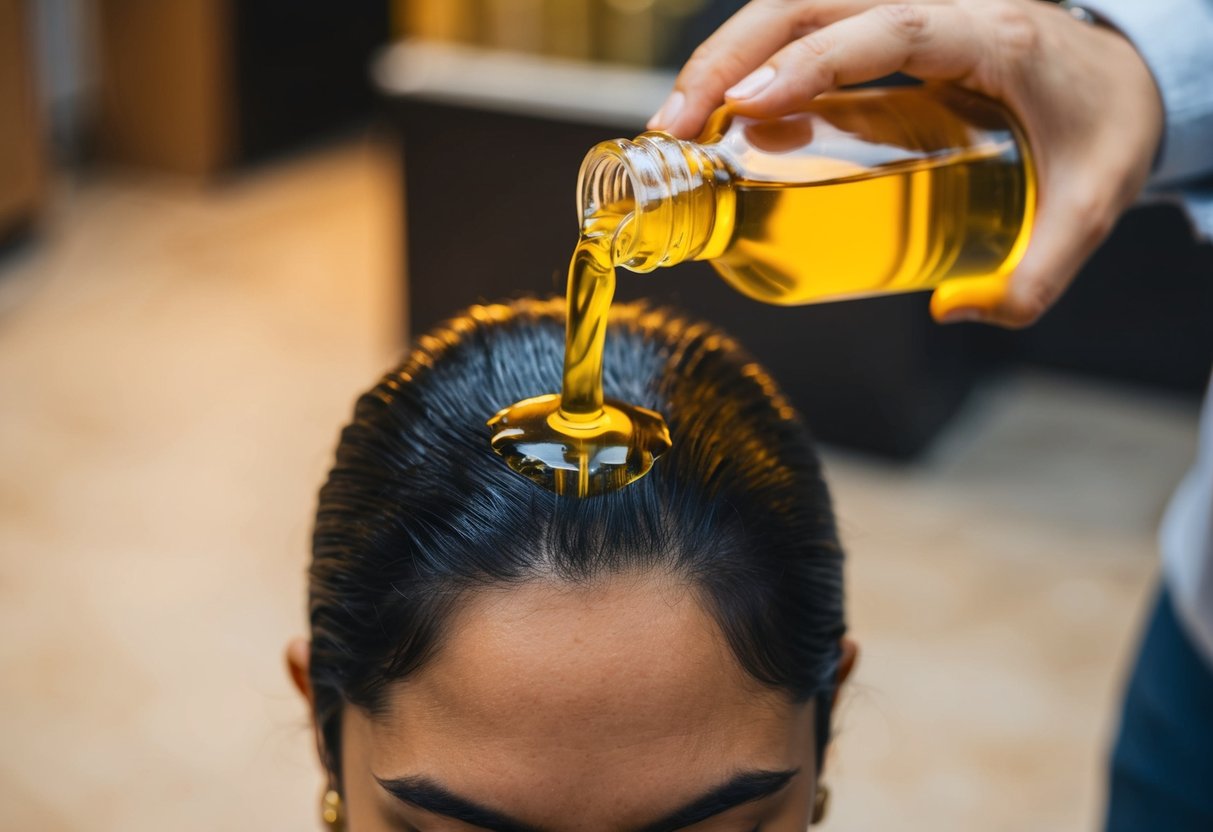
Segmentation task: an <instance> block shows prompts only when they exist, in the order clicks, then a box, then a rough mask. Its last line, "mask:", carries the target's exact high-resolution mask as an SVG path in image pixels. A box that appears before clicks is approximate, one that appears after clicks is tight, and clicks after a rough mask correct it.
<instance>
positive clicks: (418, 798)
mask: <svg viewBox="0 0 1213 832" xmlns="http://www.w3.org/2000/svg"><path fill="white" fill-rule="evenodd" d="M799 771H800V769H789V770H787V771H744V772H741V773H740V774H737V775H735V776H734V777H732V778H730V779H729V780H727V781H726V782H724V783H721V784H720V785H718V786H714V787H713V788H711V789H709V790H708V791H706V792H704V793H703V794H702V795H700V796H699V797H696V798H694V799H693V800H691V801H690V802H688V803H686V804H684V805H683V806H681V807H680V808H678V809H675V810H674V811H673V812H671V813H670V814H668V815H666V816H665V817H664V818H662V819H661V820H659V821H657V822H656V823H650V824H649V825H648V826H644V827H641V829H639V830H638V832H675V830H678V829H684V828H686V827H688V826H691V825H693V824H696V823H700V822H701V821H705V820H707V819H708V818H711V817H715V816H716V815H719V814H722V813H723V812H727V811H728V810H729V809H734V808H736V807H738V806H741V805H744V804H746V803H752V802H754V801H755V800H761V799H762V798H764V797H770V796H771V795H773V794H775V793H776V792H779V791H781V790H782V789H783V788H784V787H785V786H787V784H788V783H789V782H790V781H791V779H792V778H793V777H795V776H796V775H797V773H798V772H799ZM375 779H376V780H377V781H378V782H379V785H380V786H382V787H383V788H384V789H385V790H386V791H387V792H388V793H389V794H391V795H392V796H393V797H395V798H396V799H397V800H400V801H402V802H404V803H408V804H409V805H411V806H415V807H417V808H418V809H423V810H425V811H427V812H431V813H433V814H435V815H442V816H444V817H448V818H451V819H452V820H458V821H463V822H464V823H466V824H470V825H471V826H478V827H480V828H481V829H487V830H490V831H491V832H542V830H541V829H540V828H539V827H536V826H531V825H530V824H528V823H523V822H522V821H520V820H516V819H514V818H511V817H510V816H508V815H506V814H504V813H502V812H499V811H497V810H496V809H491V808H489V807H487V806H484V805H483V804H480V803H477V802H476V801H474V800H469V799H468V798H465V797H460V796H459V795H457V794H455V793H454V792H452V791H450V790H449V789H447V788H446V787H445V786H442V785H441V784H439V783H437V782H435V781H434V780H430V779H429V778H427V777H420V776H416V777H402V778H398V779H395V780H385V779H382V778H380V777H376V778H375Z"/></svg>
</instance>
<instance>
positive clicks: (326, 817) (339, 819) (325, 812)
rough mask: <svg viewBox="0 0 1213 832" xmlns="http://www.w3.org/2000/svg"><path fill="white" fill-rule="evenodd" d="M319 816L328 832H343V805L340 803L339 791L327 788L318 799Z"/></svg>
mask: <svg viewBox="0 0 1213 832" xmlns="http://www.w3.org/2000/svg"><path fill="white" fill-rule="evenodd" d="M320 818H321V819H322V820H323V821H324V825H325V826H327V827H328V828H329V832H345V807H344V806H342V804H341V793H340V792H339V791H337V790H336V789H329V790H328V791H326V792H325V793H324V797H323V798H321V799H320Z"/></svg>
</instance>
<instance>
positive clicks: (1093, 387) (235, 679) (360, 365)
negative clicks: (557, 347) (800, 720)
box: [0, 0, 1213, 832]
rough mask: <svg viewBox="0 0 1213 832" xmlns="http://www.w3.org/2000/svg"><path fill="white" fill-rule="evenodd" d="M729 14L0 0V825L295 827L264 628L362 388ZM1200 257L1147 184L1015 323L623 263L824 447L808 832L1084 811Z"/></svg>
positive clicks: (1175, 462) (546, 232)
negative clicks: (937, 321)
mask: <svg viewBox="0 0 1213 832" xmlns="http://www.w3.org/2000/svg"><path fill="white" fill-rule="evenodd" d="M740 5H741V3H740V0H733V2H713V1H712V0H429V2H425V1H424V0H401V1H400V2H391V3H389V2H371V0H360V1H359V2H356V3H347V4H341V5H340V6H338V5H337V4H332V3H321V2H310V1H307V2H304V1H301V0H296V1H295V2H285V0H241V1H240V2H236V0H0V633H3V635H2V636H0V737H3V747H2V750H0V828H3V829H37V830H40V832H59V830H113V831H114V832H118V830H121V832H143V830H148V831H149V832H150V831H151V830H155V831H156V832H161V830H165V829H173V830H182V832H192V831H193V830H198V832H202V831H203V830H206V831H207V832H210V830H213V829H216V828H225V829H251V830H295V831H296V832H297V831H298V830H304V829H314V828H318V819H317V817H318V812H317V810H316V805H317V800H318V797H319V793H320V789H321V779H320V776H319V769H318V766H317V763H316V761H315V759H314V756H315V755H314V751H313V748H312V745H311V738H310V735H309V732H308V727H307V715H306V714H305V711H304V709H303V707H302V705H301V704H300V703H299V702H298V701H297V700H296V697H295V694H294V692H293V690H292V689H291V688H290V687H289V685H288V682H287V678H286V674H285V672H284V670H283V661H282V648H283V646H284V645H285V643H286V641H287V639H288V638H290V637H291V636H293V635H296V634H300V633H303V632H304V630H305V615H304V593H305V584H304V569H305V567H306V563H307V559H308V550H309V539H308V538H309V530H310V529H309V527H310V522H311V511H312V509H313V503H314V495H315V491H316V489H317V488H318V486H319V484H320V482H321V479H322V477H323V476H324V473H325V470H326V468H327V466H328V465H329V462H330V455H331V452H332V449H333V447H334V444H335V442H336V438H337V432H338V429H339V427H340V425H341V424H342V423H343V422H344V420H345V419H346V418H347V416H348V414H349V413H350V411H351V406H352V402H353V399H354V397H355V395H356V394H357V393H358V392H360V391H361V390H363V389H365V388H366V387H368V386H370V384H371V383H372V382H373V381H374V380H375V379H376V377H377V376H378V374H380V373H381V372H383V371H384V370H386V369H388V368H389V367H390V366H391V365H392V363H393V362H394V361H396V360H397V359H398V358H399V357H400V356H401V355H402V354H403V352H404V350H405V349H406V347H407V343H408V340H409V338H410V336H411V335H412V334H414V333H419V332H420V331H423V330H424V329H425V328H426V327H428V326H430V325H431V324H433V323H435V322H436V321H437V320H439V319H441V318H442V317H445V316H446V315H448V314H450V313H452V312H454V311H456V310H457V309H459V308H461V307H463V306H466V305H468V304H469V303H473V302H476V301H478V300H482V299H494V298H498V297H502V296H509V295H515V294H519V293H522V292H549V291H560V290H561V289H562V285H563V276H564V272H565V268H566V266H567V259H568V255H569V251H570V249H571V246H572V243H573V241H574V235H575V233H576V223H575V218H574V211H573V206H574V184H575V180H576V171H577V165H578V163H579V162H580V159H581V157H582V155H583V154H584V153H585V151H586V150H587V149H588V148H589V147H590V145H592V144H593V143H594V142H597V141H599V140H602V139H606V138H611V137H614V136H630V135H634V134H635V133H637V132H639V131H640V130H641V129H642V128H643V124H644V121H645V120H646V119H647V117H648V115H649V114H651V113H652V112H653V111H654V110H655V109H656V107H657V106H658V105H659V104H660V102H661V101H662V99H663V98H664V96H665V94H666V93H667V92H668V90H669V88H670V84H671V82H672V77H673V75H672V71H673V69H674V68H676V67H677V66H678V65H680V64H681V62H682V61H683V60H684V59H685V58H686V57H687V56H688V55H689V54H690V52H691V50H692V49H693V48H694V46H695V45H696V44H697V43H698V42H699V41H700V40H701V39H702V38H703V37H705V36H706V35H707V34H709V33H710V32H711V31H712V30H713V29H714V28H715V27H716V26H717V25H718V24H719V23H720V22H721V21H723V20H724V19H726V18H727V16H728V15H729V14H731V13H732V12H733V11H735V10H736V8H737V7H739V6H740ZM338 9H340V10H338ZM1211 269H1213V252H1211V250H1210V249H1209V248H1208V247H1203V248H1202V247H1198V246H1196V244H1195V243H1194V242H1193V241H1192V239H1191V237H1190V235H1189V232H1188V230H1187V228H1186V226H1185V225H1184V223H1183V221H1182V219H1181V218H1180V216H1179V214H1178V213H1177V212H1175V211H1174V210H1173V209H1171V208H1168V207H1166V206H1149V207H1141V208H1138V209H1135V210H1133V211H1132V212H1130V213H1129V214H1128V215H1127V216H1126V217H1125V219H1124V220H1123V221H1122V222H1121V224H1120V226H1119V227H1118V228H1117V230H1116V232H1115V234H1114V235H1113V237H1112V239H1111V240H1109V242H1108V243H1107V244H1106V245H1105V246H1104V247H1103V249H1102V250H1101V251H1100V252H1099V253H1098V254H1097V255H1096V256H1095V258H1094V259H1093V260H1092V262H1091V263H1090V265H1089V266H1088V268H1087V269H1086V270H1085V271H1084V272H1083V274H1082V275H1081V277H1080V278H1079V280H1078V282H1077V284H1076V285H1075V287H1074V290H1073V291H1072V292H1071V293H1070V295H1069V296H1067V298H1066V299H1065V300H1064V301H1063V303H1062V304H1061V305H1060V306H1059V307H1057V308H1056V309H1055V310H1054V311H1053V312H1051V313H1050V314H1049V316H1048V317H1047V318H1046V319H1045V320H1044V321H1043V322H1042V323H1041V324H1040V325H1038V326H1037V327H1034V328H1033V329H1031V330H1029V331H1027V332H1022V333H1002V332H992V331H986V330H983V329H980V328H977V327H963V326H962V327H953V328H949V329H946V330H945V329H941V328H937V327H935V326H933V325H932V324H931V323H930V321H929V318H928V316H927V314H926V297H925V296H923V295H908V296H900V297H893V298H885V299H879V300H867V301H861V302H849V303H836V304H829V305H823V306H817V307H810V308H800V309H774V308H768V307H762V306H760V305H758V304H755V303H751V302H749V301H745V300H742V299H740V298H739V296H737V295H735V294H733V293H732V292H731V290H729V289H727V288H726V287H725V286H724V284H723V283H721V282H720V281H719V280H717V279H716V278H715V277H714V275H713V272H712V271H711V270H710V268H707V267H704V266H702V264H692V265H688V266H683V267H679V268H678V269H675V270H670V272H669V273H666V274H656V275H652V276H647V277H640V276H635V275H630V274H627V273H625V274H623V275H622V276H621V280H620V287H621V288H620V295H621V297H623V298H633V297H640V296H648V297H654V298H658V299H662V300H668V301H670V302H673V303H676V304H679V305H681V306H684V307H686V308H688V309H690V310H691V311H693V312H696V313H698V314H700V315H703V316H706V317H708V318H710V319H711V320H713V321H715V322H717V323H719V324H721V325H723V326H724V327H725V328H727V329H729V330H731V331H733V332H734V333H735V334H737V335H738V336H739V337H740V338H741V339H742V340H743V341H744V342H745V343H746V344H747V345H748V346H749V347H750V348H751V349H752V350H753V351H754V352H755V353H756V354H757V355H758V356H759V357H760V359H762V360H763V361H764V362H765V363H766V364H767V365H768V366H769V367H771V369H772V370H773V371H774V374H775V375H776V377H777V378H778V379H779V380H780V381H781V382H782V383H783V384H784V386H785V387H786V388H787V390H788V392H789V393H790V395H791V397H792V398H793V399H794V401H795V402H796V404H797V405H798V406H799V407H800V409H801V410H802V411H803V412H804V413H805V415H806V417H807V418H808V420H809V421H810V423H811V424H812V426H813V427H814V429H815V431H816V432H817V434H818V435H819V437H820V438H821V439H822V440H823V443H824V453H825V457H826V462H827V467H828V473H829V476H830V480H831V484H832V486H833V488H834V491H835V497H836V501H837V508H838V512H839V515H840V517H841V521H842V526H843V533H844V540H845V543H846V544H847V547H848V553H849V557H850V567H849V574H848V577H849V580H850V616H851V624H852V628H853V631H854V634H855V636H856V637H857V638H858V640H859V641H860V642H861V643H862V646H863V656H862V660H861V664H860V667H859V670H858V673H857V678H856V682H855V684H854V685H853V687H852V689H851V691H850V692H849V693H848V694H846V695H845V697H844V700H843V702H842V704H841V712H840V716H839V719H838V723H837V724H838V727H839V735H838V738H837V742H836V743H835V748H834V750H833V752H832V757H831V759H830V762H829V764H828V765H829V769H828V771H827V779H828V780H829V782H830V783H831V785H832V788H833V794H834V799H835V800H834V808H833V812H832V817H831V818H830V820H829V822H828V823H827V824H826V826H825V827H824V828H826V829H835V830H873V829H893V828H896V829H904V830H932V831H933V832H938V831H939V830H974V829H980V830H1023V829H1031V830H1086V829H1094V828H1095V827H1096V825H1097V823H1098V820H1099V816H1100V805H1101V803H1100V801H1101V799H1102V769H1103V753H1104V750H1105V747H1106V745H1107V743H1108V741H1109V738H1110V733H1111V731H1112V730H1113V729H1114V724H1115V706H1116V702H1117V698H1118V695H1119V686H1120V682H1121V678H1122V676H1123V674H1124V672H1125V670H1126V662H1127V661H1128V659H1129V657H1130V655H1131V653H1132V650H1133V649H1134V647H1135V644H1134V641H1135V638H1136V628H1137V626H1138V623H1139V620H1140V617H1141V614H1142V612H1143V607H1144V605H1145V604H1146V602H1147V601H1148V600H1149V599H1150V597H1151V595H1152V593H1153V591H1154V587H1155V582H1156V579H1157V571H1158V570H1157V559H1156V552H1155V543H1154V530H1155V526H1156V524H1157V521H1158V519H1159V515H1160V512H1161V510H1162V508H1163V506H1164V505H1165V502H1166V500H1167V497H1168V496H1169V493H1170V491H1171V489H1172V487H1173V486H1174V484H1175V483H1176V482H1177V480H1178V478H1179V476H1180V474H1181V473H1182V471H1183V470H1184V468H1185V467H1186V465H1187V463H1188V461H1189V460H1190V459H1191V456H1192V453H1193V449H1194V444H1195V430H1196V412H1197V401H1198V394H1199V392H1200V389H1201V387H1202V386H1203V384H1204V383H1205V381H1206V380H1207V378H1208V368H1209V366H1210V362H1211V361H1213V327H1209V326H1208V321H1210V320H1213V282H1211V281H1209V280H1208V274H1209V272H1210V270H1211ZM1202 322H1203V323H1202Z"/></svg>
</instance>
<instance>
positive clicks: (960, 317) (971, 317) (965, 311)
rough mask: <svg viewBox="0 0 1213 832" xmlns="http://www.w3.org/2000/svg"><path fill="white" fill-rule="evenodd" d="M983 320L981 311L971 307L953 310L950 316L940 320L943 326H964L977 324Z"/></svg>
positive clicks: (947, 315)
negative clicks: (965, 324)
mask: <svg viewBox="0 0 1213 832" xmlns="http://www.w3.org/2000/svg"><path fill="white" fill-rule="evenodd" d="M980 320H982V314H981V310H980V309H973V308H971V307H963V308H961V309H953V310H952V311H951V312H949V313H948V314H946V315H944V316H943V317H942V318H940V319H939V322H940V323H941V324H964V323H975V322H977V321H980Z"/></svg>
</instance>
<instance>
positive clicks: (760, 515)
mask: <svg viewBox="0 0 1213 832" xmlns="http://www.w3.org/2000/svg"><path fill="white" fill-rule="evenodd" d="M563 338H564V332H563V303H562V302H560V301H548V302H541V301H518V302H514V303H511V304H508V305H500V306H491V307H477V308H474V309H472V310H471V311H470V312H469V313H467V314H466V315H464V316H462V317H459V318H456V319H454V320H452V321H449V322H447V323H446V324H444V325H442V326H441V327H439V328H437V329H436V330H434V331H432V332H431V333H430V334H428V335H425V336H423V337H421V338H420V339H419V340H418V342H417V345H416V348H415V349H414V351H413V352H412V354H411V356H410V357H409V358H408V360H407V361H406V362H405V364H404V365H403V366H401V367H400V368H398V369H397V370H395V371H394V372H391V373H389V374H388V375H387V376H385V377H384V378H383V379H382V380H381V381H380V382H379V384H378V385H376V386H375V388H374V389H373V390H371V391H370V392H368V393H366V394H365V395H363V396H362V397H361V398H360V399H359V400H358V403H357V406H356V409H355V412H354V418H353V421H352V422H351V423H350V424H349V426H347V427H346V428H345V430H344V432H343V433H342V435H341V441H340V444H339V445H338V448H337V460H336V464H335V466H334V467H333V470H332V472H331V473H330V475H329V478H328V481H327V483H326V484H325V485H324V487H323V488H322V490H321V492H320V502H319V507H318V509H317V513H316V526H315V533H314V540H313V559H312V565H311V570H310V621H311V641H310V643H308V642H306V641H303V640H299V641H296V642H294V643H292V645H291V647H290V648H288V660H289V663H290V666H291V670H292V675H293V677H294V679H295V682H296V684H297V685H298V686H299V688H300V690H301V691H302V692H303V693H304V695H305V696H307V697H308V700H309V703H310V704H311V707H312V709H313V710H312V712H313V715H314V719H315V725H316V729H317V741H318V745H319V748H320V755H321V761H322V763H323V765H324V767H325V769H326V770H327V773H328V777H329V782H330V784H331V787H332V788H334V789H336V790H338V791H339V792H340V793H341V795H342V796H343V799H344V806H345V813H346V817H347V825H348V829H349V832H380V831H381V830H382V831H386V830H393V832H396V831H398V830H407V831H408V832H442V831H443V830H472V829H476V830H485V829H487V830H498V832H504V830H511V832H512V831H513V830H530V829H535V830H546V831H547V832H582V830H594V831H595V832H597V830H648V832H653V831H654V830H673V829H686V830H688V832H691V830H694V832H700V831H701V830H702V832H708V830H713V831H715V830H719V832H751V830H753V829H755V828H758V827H761V828H762V829H763V830H765V831H766V832H777V830H801V829H803V828H804V827H805V826H806V825H807V824H808V819H809V816H810V812H811V808H812V805H813V801H814V794H815V787H816V782H817V776H818V773H819V770H820V763H821V755H822V750H823V749H824V746H825V743H826V741H827V740H828V734H829V731H828V726H829V715H830V710H831V707H832V705H833V698H834V695H835V693H836V691H837V687H838V685H839V683H840V682H841V680H842V678H843V677H845V675H846V672H847V670H848V669H849V666H850V663H851V659H852V658H853V649H852V648H851V647H850V645H849V644H848V643H847V642H845V641H844V639H843V634H844V630H845V625H844V615H843V576H842V567H843V556H842V551H841V549H840V547H839V544H838V539H837V535H836V531H835V527H834V519H833V513H832V511H831V507H830V500H829V495H828V492H827V490H826V486H825V483H824V481H823V480H822V476H821V470H820V466H819V463H818V460H817V457H816V454H815V452H814V448H813V443H812V440H811V438H810V436H809V434H808V432H807V430H806V428H805V427H804V425H803V423H802V422H801V421H800V420H799V418H798V417H797V416H796V414H795V413H794V412H793V410H792V408H791V407H789V406H788V404H787V403H786V401H785V400H784V399H783V398H782V396H781V395H780V393H779V392H778V390H777V389H776V387H775V385H774V383H773V382H772V380H771V379H770V377H769V376H768V375H767V374H766V373H765V372H763V370H762V369H761V368H759V367H758V366H757V365H756V364H755V363H754V362H753V361H752V359H751V358H750V357H748V356H747V355H746V354H745V353H744V352H743V351H742V350H741V348H740V347H739V346H738V345H737V344H736V343H735V342H733V341H732V340H731V339H729V338H728V337H727V336H724V335H722V334H720V333H719V332H718V331H716V330H714V329H712V328H711V327H709V326H706V325H704V324H699V323H693V322H689V321H687V320H684V319H682V318H679V317H676V316H674V315H672V314H671V313H669V312H666V311H662V310H652V309H649V308H647V307H642V306H624V307H618V308H616V309H615V310H613V315H612V323H611V328H610V330H609V333H608V336H607V339H606V358H605V378H604V385H605V389H606V394H607V396H608V397H611V398H617V399H621V400H623V401H626V402H628V403H631V404H638V405H641V406H644V407H648V408H651V409H654V410H657V411H658V412H660V413H662V414H663V415H664V416H665V418H666V420H667V422H668V423H669V427H670V432H671V435H672V437H673V447H672V448H671V449H670V450H669V451H668V452H667V453H666V454H665V456H663V457H662V458H661V459H659V460H658V461H657V463H656V465H655V466H654V468H653V470H652V471H651V472H650V473H649V474H648V475H647V476H646V477H644V478H643V479H641V480H639V481H638V482H636V483H633V484H632V485H629V486H627V487H626V488H623V489H622V490H619V491H616V492H612V493H608V494H605V495H601V496H597V497H592V498H588V499H576V498H570V497H558V496H556V495H554V494H552V493H549V492H547V491H545V490H543V489H542V488H540V487H539V486H537V485H535V484H533V483H531V482H530V481H529V480H526V479H524V478H523V477H521V476H519V475H517V474H515V473H514V472H512V471H510V470H509V469H508V468H507V467H506V466H505V465H504V463H503V462H502V461H501V459H499V458H498V457H497V456H495V455H494V454H493V452H492V451H491V449H490V447H489V441H488V440H489V431H488V428H487V427H486V425H485V421H486V419H488V417H490V416H491V415H493V413H494V412H496V411H497V410H498V409H499V408H501V407H504V406H507V405H509V404H512V403H514V402H515V401H518V400H520V399H523V398H526V397H528V396H533V395H537V394H541V393H548V392H553V391H556V390H558V389H559V386H560V373H561V360H562V351H563Z"/></svg>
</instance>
